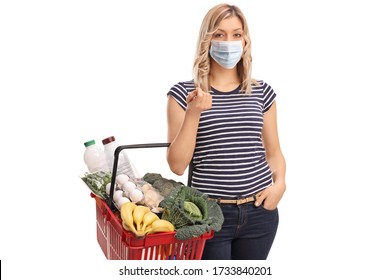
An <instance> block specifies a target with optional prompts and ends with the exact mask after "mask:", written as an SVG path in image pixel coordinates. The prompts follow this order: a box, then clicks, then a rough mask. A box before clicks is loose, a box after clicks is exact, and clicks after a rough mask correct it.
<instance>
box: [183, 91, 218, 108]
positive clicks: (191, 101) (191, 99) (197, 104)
mask: <svg viewBox="0 0 390 280" xmlns="http://www.w3.org/2000/svg"><path fill="white" fill-rule="evenodd" d="M186 101H187V110H188V111H190V112H196V113H199V114H200V113H202V112H203V111H205V110H208V109H210V108H211V106H212V97H211V94H210V93H208V92H204V91H203V90H201V89H200V88H199V87H198V88H196V89H195V90H194V91H192V92H190V93H189V94H188V96H187V100H186Z"/></svg>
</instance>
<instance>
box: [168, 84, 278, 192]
mask: <svg viewBox="0 0 390 280" xmlns="http://www.w3.org/2000/svg"><path fill="white" fill-rule="evenodd" d="M194 89H195V86H194V82H193V80H192V81H188V82H180V83H178V84H176V85H174V86H173V87H172V88H171V89H170V91H169V92H168V95H170V96H172V97H173V98H174V99H175V100H176V102H177V103H178V104H179V105H180V106H181V107H182V108H183V110H186V108H187V104H186V97H187V95H188V94H189V93H190V92H191V91H193V90H194ZM211 95H212V98H213V99H212V102H213V103H212V108H211V109H209V110H206V111H203V112H202V114H201V118H200V122H199V128H198V132H197V136H196V146H195V152H194V157H193V164H194V170H193V177H192V187H194V188H196V189H198V190H200V191H202V192H204V193H207V194H208V195H209V196H210V197H215V198H225V199H226V198H227V199H234V198H240V197H246V196H250V195H252V194H255V193H257V192H259V191H260V190H262V189H264V188H266V187H268V186H269V185H271V184H272V172H271V170H270V168H269V166H268V163H267V162H266V157H265V149H264V146H263V142H262V128H263V113H264V112H266V111H267V110H268V109H269V108H270V107H271V105H272V103H273V102H274V100H275V97H276V94H275V93H274V91H273V89H272V88H271V86H269V85H268V84H267V83H265V82H263V81H259V85H258V86H255V85H253V86H252V94H251V95H245V94H243V93H240V92H239V88H237V89H235V90H233V91H231V92H219V91H218V90H216V89H213V88H212V90H211Z"/></svg>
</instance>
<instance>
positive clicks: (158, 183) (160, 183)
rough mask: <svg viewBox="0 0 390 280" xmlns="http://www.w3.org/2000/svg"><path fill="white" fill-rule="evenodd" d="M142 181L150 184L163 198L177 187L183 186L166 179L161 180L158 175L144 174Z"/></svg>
mask: <svg viewBox="0 0 390 280" xmlns="http://www.w3.org/2000/svg"><path fill="white" fill-rule="evenodd" d="M142 179H143V180H144V181H145V182H148V183H149V184H151V185H152V186H153V187H154V188H156V189H157V190H159V191H160V193H161V195H162V196H163V197H166V196H167V195H169V193H170V192H171V191H172V190H173V189H175V188H176V187H177V186H183V184H182V183H179V182H176V181H174V180H169V179H166V178H163V177H162V176H161V175H160V174H158V173H146V174H145V175H144V176H143V177H142Z"/></svg>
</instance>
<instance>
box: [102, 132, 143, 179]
mask: <svg viewBox="0 0 390 280" xmlns="http://www.w3.org/2000/svg"><path fill="white" fill-rule="evenodd" d="M102 143H103V145H104V153H105V156H106V161H107V163H108V166H109V168H110V171H111V172H112V168H113V166H114V152H115V149H116V148H117V147H118V146H119V145H118V143H117V142H116V140H115V137H114V136H111V137H107V138H105V139H103V140H102ZM119 174H126V175H127V176H129V177H130V179H133V180H135V179H136V178H137V174H136V172H135V171H134V168H133V166H132V163H131V162H130V159H129V158H128V156H127V154H126V150H122V151H121V152H120V153H119V159H118V167H117V171H116V175H119Z"/></svg>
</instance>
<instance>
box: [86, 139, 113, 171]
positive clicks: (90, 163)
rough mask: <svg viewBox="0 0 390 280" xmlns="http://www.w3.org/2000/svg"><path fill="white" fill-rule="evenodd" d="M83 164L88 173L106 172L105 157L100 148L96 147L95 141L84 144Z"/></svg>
mask: <svg viewBox="0 0 390 280" xmlns="http://www.w3.org/2000/svg"><path fill="white" fill-rule="evenodd" d="M84 146H85V152H84V162H85V164H86V165H87V167H88V171H89V172H91V173H92V172H97V171H108V165H107V162H106V155H105V154H104V151H103V149H102V148H100V147H99V146H97V145H96V143H95V140H90V141H87V142H85V143H84Z"/></svg>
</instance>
